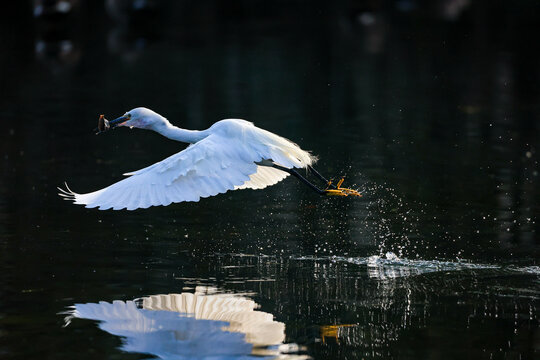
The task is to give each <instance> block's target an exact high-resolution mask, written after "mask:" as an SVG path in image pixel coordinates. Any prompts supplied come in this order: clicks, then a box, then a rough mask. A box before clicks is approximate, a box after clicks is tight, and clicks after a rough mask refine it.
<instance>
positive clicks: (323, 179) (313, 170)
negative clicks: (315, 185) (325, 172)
mask: <svg viewBox="0 0 540 360" xmlns="http://www.w3.org/2000/svg"><path fill="white" fill-rule="evenodd" d="M308 170H309V171H311V172H312V173H313V175H315V177H317V178H319V180H321V181H324V182H325V183H326V185H328V186H329V187H331V188H332V189H336V186H335V185H334V184H331V183H330V181H328V180H326V178H325V177H324V176H322V175H321V174H320V173H319V172H318V171H317V170H315V168H314V167H312V166H308Z"/></svg>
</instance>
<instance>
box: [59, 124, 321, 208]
mask: <svg viewBox="0 0 540 360" xmlns="http://www.w3.org/2000/svg"><path fill="white" fill-rule="evenodd" d="M210 130H213V133H212V134H211V135H209V136H207V137H206V138H204V139H203V140H201V141H199V142H197V143H195V144H193V145H190V146H189V147H188V148H187V149H185V150H183V151H181V152H179V153H177V154H175V155H172V156H170V157H168V158H166V159H165V160H162V161H160V162H158V163H156V164H154V165H151V166H149V167H146V168H144V169H141V170H138V171H135V172H132V173H128V174H126V175H128V176H129V177H128V178H126V179H124V180H121V181H119V182H117V183H114V184H112V185H110V186H108V187H106V188H104V189H101V190H98V191H95V192H91V193H87V194H78V193H75V192H73V191H71V190H70V189H69V188H68V189H67V191H66V190H62V189H60V190H61V191H62V192H63V193H62V194H60V195H62V196H64V197H65V198H66V199H68V200H72V201H73V202H74V203H75V204H80V205H86V207H87V208H95V207H99V209H100V210H106V209H111V208H112V209H113V210H120V209H124V208H126V209H127V210H135V209H138V208H148V207H150V206H156V205H169V204H171V203H173V202H183V201H199V200H200V198H204V197H209V196H214V195H217V194H219V193H224V192H226V191H228V190H236V189H245V188H251V189H262V188H265V187H266V186H269V185H273V184H275V183H277V182H279V181H281V180H283V179H284V178H285V177H287V175H288V173H286V172H284V171H281V170H277V169H275V168H269V167H265V166H260V165H257V164H256V162H259V161H261V160H264V159H271V160H273V161H275V162H276V163H279V164H280V165H282V166H285V167H288V168H292V167H304V166H306V165H308V164H311V162H312V161H314V158H313V157H311V156H310V155H309V153H307V152H305V151H303V150H302V149H300V148H299V147H298V146H297V145H295V144H293V143H292V142H290V141H288V140H287V139H284V138H282V137H279V136H277V135H275V134H272V133H270V132H268V131H265V130H262V129H259V128H257V127H255V126H253V124H251V123H248V122H246V121H240V120H223V121H220V122H218V123H216V124H215V125H214V126H213V127H212V128H210Z"/></svg>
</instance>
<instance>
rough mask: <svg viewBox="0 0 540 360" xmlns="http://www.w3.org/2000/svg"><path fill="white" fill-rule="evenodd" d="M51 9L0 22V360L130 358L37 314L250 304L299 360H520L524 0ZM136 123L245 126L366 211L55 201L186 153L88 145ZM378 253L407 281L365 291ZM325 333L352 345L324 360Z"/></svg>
mask: <svg viewBox="0 0 540 360" xmlns="http://www.w3.org/2000/svg"><path fill="white" fill-rule="evenodd" d="M68 3H69V7H68V9H67V11H66V12H62V11H59V10H58V9H59V8H58V7H57V2H54V1H52V2H51V1H35V2H30V1H18V2H12V3H6V4H2V7H3V10H2V11H0V13H1V15H0V16H1V18H2V19H1V20H2V21H0V29H1V33H0V121H1V129H0V167H1V171H2V177H1V178H0V264H1V265H0V357H2V358H24V359H28V358H44V357H45V358H49V357H50V358H73V357H77V358H82V357H87V358H131V357H136V355H133V354H126V353H122V352H120V351H119V350H116V346H117V345H118V344H119V340H118V339H112V338H113V337H112V336H111V335H108V334H105V333H103V332H101V331H99V330H97V329H96V328H95V326H94V325H93V324H91V323H89V322H83V321H79V322H74V323H73V324H72V325H70V327H67V328H62V324H63V320H62V316H59V315H57V313H58V312H61V311H63V310H65V308H66V307H67V306H69V305H72V304H73V303H75V302H97V301H101V300H103V301H112V300H115V299H119V300H129V299H133V298H135V297H139V296H143V295H152V294H156V293H170V292H180V291H181V290H182V289H183V288H184V287H186V286H187V287H189V286H193V285H200V284H203V285H213V286H217V287H218V288H220V289H221V290H222V291H230V292H242V291H250V292H253V293H254V294H255V295H254V298H255V300H256V301H257V302H258V303H260V304H261V306H262V310H263V311H267V312H270V313H272V314H274V316H275V317H276V319H277V320H279V321H283V322H285V323H286V325H287V341H288V342H295V343H299V344H302V345H306V346H307V347H308V350H307V352H308V354H309V355H311V356H313V357H314V358H316V359H319V358H321V359H322V358H329V359H335V358H351V359H353V358H360V357H364V358H390V357H397V358H427V357H429V358H456V357H461V358H468V357H470V358H478V357H480V358H489V357H490V356H494V357H500V358H518V357H519V356H521V357H522V358H532V357H534V356H535V355H536V356H537V354H538V351H540V350H539V346H540V345H539V344H540V340H539V339H540V334H539V331H538V306H539V298H540V289H539V278H538V276H539V273H540V271H539V270H538V265H539V264H538V259H539V255H540V240H539V237H538V232H539V231H540V227H539V226H540V225H539V224H540V223H539V214H540V212H539V210H540V202H539V199H540V190H539V189H540V187H539V174H538V173H539V170H540V167H539V164H538V149H539V145H540V141H539V140H540V139H539V135H540V122H539V118H538V113H539V110H540V109H539V96H540V90H539V80H540V66H539V65H540V59H539V51H538V36H537V33H538V30H537V29H538V23H539V18H540V16H539V10H540V6H539V5H538V2H537V1H517V2H507V1H467V0H460V1H443V0H440V1H412V0H410V1H406V0H404V1H389V2H382V1H335V2H323V1H321V2H318V1H272V2H265V1H216V2H210V1H157V0H156V1H143V2H139V3H141V4H142V6H141V7H140V8H137V6H135V4H136V3H137V2H135V1H127V0H126V1H105V2H103V1H83V0H80V1H70V2H68ZM137 106H146V107H149V108H151V109H153V110H155V111H157V112H158V113H160V114H162V115H164V116H165V117H167V118H168V119H169V120H170V121H171V122H172V123H173V124H175V125H178V126H180V127H184V128H190V129H203V128H207V127H209V126H210V125H211V124H212V123H213V122H215V121H217V120H220V119H223V118H230V117H239V118H244V119H247V120H250V121H253V122H255V124H256V125H258V126H260V127H263V128H265V129H268V130H270V131H273V132H276V133H278V134H280V135H283V136H285V137H287V138H290V139H292V140H293V141H295V142H297V143H298V144H299V145H300V146H302V147H303V148H304V149H308V150H311V151H313V153H315V154H317V155H318V156H319V158H320V161H319V163H318V169H319V170H320V171H321V172H322V173H324V174H326V175H328V176H330V177H339V176H341V175H345V176H346V179H347V180H346V184H347V185H349V186H353V185H355V186H357V187H359V188H360V190H361V191H362V192H363V193H364V197H363V198H362V199H361V200H357V199H348V198H347V199H334V198H330V199H321V198H319V197H317V195H315V194H313V193H312V192H310V191H309V189H307V188H305V187H304V186H302V185H301V184H299V183H297V182H296V181H295V180H294V179H287V180H285V181H284V182H282V183H280V184H278V185H276V186H274V187H272V188H269V189H265V190H262V191H250V190H245V191H237V192H229V193H227V194H225V195H220V196H217V197H214V198H210V199H204V200H202V201H201V202H199V203H186V204H173V205H171V206H168V207H157V208H152V209H149V210H142V211H135V212H126V211H122V212H112V211H106V212H99V211H97V210H95V209H94V210H92V209H84V208H82V207H78V206H74V205H71V204H69V203H67V202H63V201H61V199H60V198H59V197H58V196H57V195H56V193H57V190H56V187H57V186H60V185H62V184H63V182H64V181H68V183H69V185H70V187H72V188H73V190H75V191H78V192H89V191H93V190H96V189H99V188H102V187H104V186H107V185H109V184H111V183H112V182H114V181H117V180H119V179H120V178H121V174H122V173H124V172H128V171H132V170H136V169H139V168H142V167H144V166H147V165H149V164H151V163H154V162H156V161H159V160H161V159H163V158H165V157H166V156H169V155H171V154H173V153H175V152H177V151H179V150H181V149H182V148H183V145H181V144H178V143H175V142H173V141H170V140H167V139H164V138H162V137H160V136H159V135H157V134H153V133H149V132H145V131H141V130H133V131H129V130H127V129H120V130H118V131H115V132H114V133H108V134H104V135H101V136H95V135H94V134H93V133H92V131H91V130H92V129H93V128H94V127H95V124H96V122H97V118H98V116H99V114H105V115H106V116H107V117H108V118H114V117H116V116H117V115H121V114H123V113H124V112H125V111H127V110H129V109H131V108H134V107H137ZM387 251H393V252H395V253H396V254H398V255H399V256H400V257H402V258H405V259H411V260H415V261H420V262H419V263H415V264H416V265H412V267H409V268H406V269H408V270H407V271H405V272H404V273H401V272H398V273H399V274H398V275H399V276H397V277H392V276H391V277H390V278H384V277H381V276H380V275H377V274H376V275H373V274H372V273H370V272H369V268H366V265H365V261H363V259H366V258H367V257H368V256H371V255H384V254H385V253H386V252H387ZM242 254H243V255H246V254H248V255H249V256H240V255H242ZM306 258H307V259H308V260H306ZM437 261H452V262H453V263H458V262H459V261H466V263H467V264H470V265H473V266H472V268H471V269H461V270H458V271H449V272H445V271H439V272H436V273H426V272H425V271H424V270H425V266H426V264H427V265H429V266H432V265H433V264H438V263H437ZM424 262H427V263H424ZM484 265H489V266H493V267H496V269H485V267H484ZM231 266H234V267H235V268H234V269H238V270H231ZM476 267H478V269H476ZM516 269H518V270H516ZM185 279H191V280H189V281H188V280H185ZM261 279H263V280H264V279H266V280H268V279H271V281H262V280H261ZM253 280H257V281H253ZM336 324H354V325H355V326H354V327H350V328H346V330H343V333H342V336H343V338H342V339H341V340H340V343H337V342H335V341H334V342H330V343H326V344H322V343H321V342H320V341H319V340H320V327H321V326H324V325H336ZM81 353H82V354H81Z"/></svg>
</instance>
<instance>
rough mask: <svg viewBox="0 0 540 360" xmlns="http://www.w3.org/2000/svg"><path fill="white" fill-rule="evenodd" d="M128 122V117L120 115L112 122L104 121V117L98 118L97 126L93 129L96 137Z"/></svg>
mask: <svg viewBox="0 0 540 360" xmlns="http://www.w3.org/2000/svg"><path fill="white" fill-rule="evenodd" d="M128 120H129V116H128V115H122V116H120V117H119V118H116V119H114V120H111V121H109V120H107V119H105V116H104V115H100V116H99V120H98V126H97V128H95V129H94V131H95V132H96V135H98V134H101V133H102V132H105V131H108V130H111V129H114V128H115V127H117V126H122V125H124V123H126V122H127V121H128Z"/></svg>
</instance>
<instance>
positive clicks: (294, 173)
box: [272, 164, 326, 195]
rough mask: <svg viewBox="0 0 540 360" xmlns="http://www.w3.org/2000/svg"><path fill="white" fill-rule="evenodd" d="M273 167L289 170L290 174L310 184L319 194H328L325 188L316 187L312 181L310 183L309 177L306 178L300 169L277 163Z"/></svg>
mask: <svg viewBox="0 0 540 360" xmlns="http://www.w3.org/2000/svg"><path fill="white" fill-rule="evenodd" d="M272 167H274V168H276V169H279V170H281V171H285V172H288V173H289V174H291V175H292V176H294V177H296V178H297V179H298V180H300V181H301V182H303V183H304V184H306V185H307V186H309V187H310V188H311V189H313V190H314V191H315V192H316V193H317V194H319V195H324V194H326V191H324V190H321V189H319V188H318V187H316V186H315V185H313V184H312V183H310V182H309V181H308V179H306V178H305V177H303V176H302V175H300V174H299V173H298V171H296V170H294V169H288V168H286V167H283V166H281V165H277V164H273V165H272Z"/></svg>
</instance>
